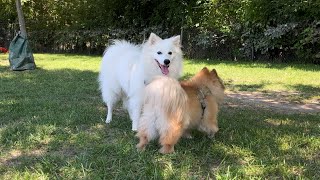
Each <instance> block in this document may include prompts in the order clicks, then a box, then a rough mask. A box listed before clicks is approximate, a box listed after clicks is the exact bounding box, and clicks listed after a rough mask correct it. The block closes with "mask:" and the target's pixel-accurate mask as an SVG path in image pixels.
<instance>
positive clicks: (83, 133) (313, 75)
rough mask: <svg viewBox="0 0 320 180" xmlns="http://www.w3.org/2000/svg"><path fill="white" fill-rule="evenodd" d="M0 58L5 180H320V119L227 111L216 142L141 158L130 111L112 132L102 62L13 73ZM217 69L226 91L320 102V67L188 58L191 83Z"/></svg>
mask: <svg viewBox="0 0 320 180" xmlns="http://www.w3.org/2000/svg"><path fill="white" fill-rule="evenodd" d="M6 59H7V56H6V55H0V179H61V178H62V179H111V178H112V179H210V178H217V179H249V178H254V179H259V178H261V179H275V178H280V179H283V178H285V179H319V178H320V175H319V172H320V113H318V114H303V113H300V114H290V115H285V114H279V113H277V112H273V111H271V110H268V109H266V108H259V107H257V108H248V107H242V106H227V105H224V106H222V108H221V111H220V113H219V118H218V119H219V126H220V131H219V132H218V134H217V135H216V137H215V139H213V140H212V139H209V138H207V137H206V136H205V135H203V134H201V133H198V132H193V135H194V139H181V140H180V141H179V143H178V144H177V146H176V148H175V149H176V151H175V153H173V154H169V155H162V154H160V153H159V152H158V149H159V147H158V144H157V142H154V143H151V144H150V145H149V146H148V147H147V149H146V151H145V152H138V151H137V150H136V149H135V145H136V144H137V142H138V140H137V139H136V138H135V134H134V133H133V132H132V131H131V122H130V120H129V117H128V115H127V113H124V112H125V111H123V110H121V109H117V110H116V111H115V112H114V113H115V115H114V119H113V121H112V122H111V124H110V125H108V126H106V125H105V123H104V120H105V115H106V109H105V106H104V104H103V102H102V100H101V97H100V92H99V89H98V84H97V76H98V72H99V65H100V61H101V57H98V56H77V55H48V54H35V60H36V64H37V69H36V70H34V71H23V72H13V71H10V70H9V68H8V61H7V60H6ZM203 66H207V67H210V68H215V69H216V70H217V71H218V73H219V75H220V76H221V77H222V79H223V80H224V81H225V83H226V85H227V91H252V92H263V93H266V94H272V93H275V92H289V94H290V93H292V92H295V93H296V94H295V96H288V97H285V98H287V99H288V100H290V101H298V102H309V101H315V100H318V99H319V97H320V80H319V77H320V67H319V66H316V65H297V64H290V65H287V64H268V63H254V64H253V63H243V62H228V61H205V60H204V61H201V60H186V61H185V66H184V68H185V76H184V77H183V78H187V77H189V76H191V75H193V74H194V73H196V72H197V71H199V70H200V69H201V68H202V67H203Z"/></svg>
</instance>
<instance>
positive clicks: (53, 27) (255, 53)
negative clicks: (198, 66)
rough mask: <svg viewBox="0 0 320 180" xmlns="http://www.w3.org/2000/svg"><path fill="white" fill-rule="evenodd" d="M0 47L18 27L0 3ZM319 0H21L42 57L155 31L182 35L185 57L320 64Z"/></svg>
mask: <svg viewBox="0 0 320 180" xmlns="http://www.w3.org/2000/svg"><path fill="white" fill-rule="evenodd" d="M0 6H1V8H0V33H1V35H0V45H2V46H3V44H4V45H7V44H8V40H10V38H11V36H12V30H17V29H18V28H17V25H16V24H15V23H16V22H17V17H16V11H15V6H14V2H13V1H12V0H0ZM319 9H320V2H319V1H318V0H304V1H301V0H280V1H279V0H277V1H276V0H242V1H238V0H161V1H160V0H152V1H151V0H138V1H137V0H108V1H104V0H81V1H80V0H64V1H58V0H24V1H23V10H24V13H25V16H26V23H27V30H28V32H29V37H30V39H31V41H32V43H33V45H34V50H35V51H38V52H74V53H94V54H101V53H102V52H103V50H104V48H105V47H106V46H107V45H108V42H109V40H110V39H114V38H125V39H128V40H131V41H134V42H137V43H141V42H142V40H143V39H144V38H145V37H146V36H148V34H149V33H150V32H151V31H152V32H155V33H158V34H159V35H160V36H163V37H168V36H171V35H174V34H181V33H182V35H183V47H184V51H185V53H186V55H188V56H189V57H197V58H224V59H225V58H237V59H248V58H252V59H267V60H270V61H274V60H278V61H294V60H295V59H299V60H301V61H304V62H311V63H320V41H319V38H320V11H319Z"/></svg>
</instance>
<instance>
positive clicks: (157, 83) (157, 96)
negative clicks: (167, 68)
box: [144, 76, 189, 125]
mask: <svg viewBox="0 0 320 180" xmlns="http://www.w3.org/2000/svg"><path fill="white" fill-rule="evenodd" d="M187 100H188V96H187V94H186V92H185V91H184V90H183V89H182V87H181V85H180V83H179V81H177V80H176V79H173V78H170V77H166V76H157V77H155V78H154V79H153V81H152V82H151V83H150V84H149V85H148V86H146V89H145V96H144V105H145V106H148V107H150V106H151V107H153V108H154V109H155V111H157V114H160V116H165V117H166V118H167V119H170V118H174V119H175V120H176V121H181V120H183V121H186V122H183V124H184V125H187V124H188V121H189V119H188V117H187V116H186V114H188V113H186V111H187V109H188V107H187V105H188V104H187Z"/></svg>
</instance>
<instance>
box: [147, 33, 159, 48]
mask: <svg viewBox="0 0 320 180" xmlns="http://www.w3.org/2000/svg"><path fill="white" fill-rule="evenodd" d="M160 40H162V39H161V38H160V37H159V36H157V35H156V34H154V33H151V34H150V36H149V39H148V43H149V44H151V45H153V44H155V43H156V42H158V41H160Z"/></svg>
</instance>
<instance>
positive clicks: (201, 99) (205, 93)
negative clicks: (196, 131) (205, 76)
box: [198, 87, 211, 119]
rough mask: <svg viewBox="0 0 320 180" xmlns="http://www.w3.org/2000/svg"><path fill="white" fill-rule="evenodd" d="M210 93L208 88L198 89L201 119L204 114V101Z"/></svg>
mask: <svg viewBox="0 0 320 180" xmlns="http://www.w3.org/2000/svg"><path fill="white" fill-rule="evenodd" d="M209 95H211V91H210V90H209V88H207V87H202V88H199V89H198V99H199V102H200V105H201V109H202V115H201V119H203V116H204V111H205V109H206V107H207V103H206V97H207V96H209Z"/></svg>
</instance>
